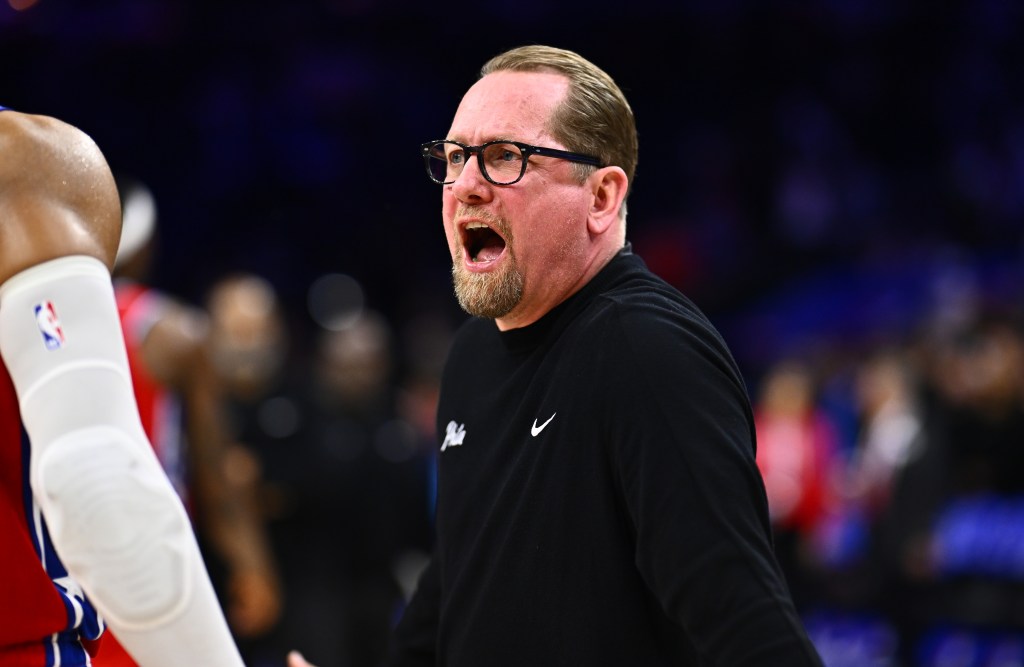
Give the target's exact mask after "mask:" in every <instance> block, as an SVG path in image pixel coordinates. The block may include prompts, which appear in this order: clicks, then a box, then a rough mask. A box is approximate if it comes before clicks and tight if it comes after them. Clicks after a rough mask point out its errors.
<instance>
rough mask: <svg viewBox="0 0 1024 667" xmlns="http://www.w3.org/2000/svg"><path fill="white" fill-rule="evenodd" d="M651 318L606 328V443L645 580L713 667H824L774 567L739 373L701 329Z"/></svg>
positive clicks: (625, 318)
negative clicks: (609, 342)
mask: <svg viewBox="0 0 1024 667" xmlns="http://www.w3.org/2000/svg"><path fill="white" fill-rule="evenodd" d="M648 316H649V313H647V314H645V317H644V318H643V319H642V320H631V319H630V318H631V315H630V310H629V309H628V308H627V309H626V313H625V314H624V315H622V318H621V319H620V320H619V323H620V324H621V325H622V326H621V328H619V327H616V326H614V325H613V326H612V327H610V329H613V330H616V329H617V330H618V333H619V334H621V335H622V340H621V341H620V346H618V347H616V349H619V350H621V351H622V355H621V357H619V359H618V361H617V362H616V363H615V365H613V366H612V367H611V368H612V371H611V372H612V373H613V374H617V375H619V377H615V378H610V379H612V381H613V383H614V384H615V385H616V386H617V387H618V391H617V392H616V394H615V400H616V401H617V402H618V403H619V404H618V405H617V406H616V409H615V410H614V412H612V411H609V412H608V414H614V415H615V417H610V418H609V420H610V424H609V432H610V433H611V434H612V437H611V438H610V440H609V443H610V447H611V448H612V452H611V457H612V459H613V462H614V465H615V468H616V470H617V472H618V475H619V478H620V480H619V481H620V483H621V485H622V490H623V495H624V498H625V503H626V506H627V511H628V513H629V515H630V517H631V519H632V522H633V526H634V529H635V534H636V562H637V566H638V569H639V571H640V574H641V576H642V577H643V579H644V580H645V582H646V583H647V585H648V586H649V587H650V589H651V590H652V591H653V592H654V594H655V596H656V597H657V598H658V600H659V601H660V603H661V605H662V607H663V609H664V610H665V612H666V614H667V615H668V616H669V617H670V618H672V619H673V620H674V621H676V622H677V623H679V624H680V625H681V626H682V627H683V628H684V630H685V632H686V634H687V635H688V636H689V637H690V638H691V640H692V641H693V644H694V646H695V648H696V650H697V652H698V653H699V654H700V655H702V656H704V659H707V660H708V662H709V664H716V665H730V666H733V667H738V666H741V665H749V666H753V665H763V666H766V667H767V666H769V665H771V666H775V665H790V666H791V665H820V664H821V663H820V659H819V658H818V656H817V653H816V651H815V650H814V648H813V646H811V644H810V642H809V640H808V639H807V637H806V634H805V632H804V630H803V628H802V626H801V624H800V622H799V618H798V616H797V614H796V611H795V609H794V607H793V605H792V602H791V599H790V597H789V593H788V591H787V590H786V584H785V581H784V578H783V575H782V573H781V571H780V569H779V567H778V565H777V563H776V561H775V558H774V555H773V551H772V544H771V533H770V525H769V522H768V513H767V501H766V498H765V493H764V488H763V484H762V482H761V478H760V475H759V474H758V472H757V468H756V465H755V461H754V432H753V427H752V417H751V414H750V409H749V400H748V398H747V395H746V392H745V389H744V388H743V385H742V382H741V380H740V378H739V374H738V371H737V370H736V369H735V366H734V364H733V362H732V359H731V357H730V355H729V353H728V351H727V350H726V348H725V347H724V344H723V343H721V342H720V340H719V339H718V337H717V336H716V335H715V334H714V333H713V331H712V330H710V329H709V328H707V327H705V326H704V325H703V323H701V322H700V320H696V319H693V320H687V319H686V318H681V317H679V316H678V315H677V314H676V313H672V312H667V313H662V318H663V319H662V321H660V322H658V323H657V325H656V326H651V321H650V319H649V317H648ZM610 333H611V332H610ZM638 334H639V335H638ZM611 335H615V334H614V333H612V334H611Z"/></svg>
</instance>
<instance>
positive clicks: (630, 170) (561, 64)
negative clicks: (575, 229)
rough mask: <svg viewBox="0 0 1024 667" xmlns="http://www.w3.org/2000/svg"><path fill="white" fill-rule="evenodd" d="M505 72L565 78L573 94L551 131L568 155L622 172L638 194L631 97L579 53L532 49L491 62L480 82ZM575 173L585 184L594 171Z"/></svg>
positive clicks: (557, 113) (585, 168) (511, 52)
mask: <svg viewBox="0 0 1024 667" xmlns="http://www.w3.org/2000/svg"><path fill="white" fill-rule="evenodd" d="M500 71H511V72H544V71H549V72H555V73H558V74H562V75H564V76H565V77H566V78H567V79H568V80H569V90H568V92H567V93H566V95H565V99H564V100H563V101H562V103H561V105H559V107H558V108H557V109H556V110H555V112H554V114H552V116H551V120H550V126H549V127H548V131H549V132H551V135H552V136H553V137H554V138H555V139H557V140H558V141H559V142H561V143H562V144H563V145H564V146H565V147H566V148H567V149H568V150H571V151H574V152H577V153H585V154H588V155H594V156H596V157H598V158H600V159H601V164H603V165H606V166H611V165H614V166H617V167H621V168H622V170H623V171H625V172H626V177H627V178H628V179H629V181H628V182H629V188H630V189H632V186H633V174H634V173H635V171H636V163H637V150H638V143H637V132H636V121H635V120H634V118H633V110H632V109H631V108H630V106H629V102H627V101H626V96H625V95H623V94H622V91H621V90H620V89H619V86H618V85H617V84H616V83H615V81H614V80H613V79H612V78H611V77H610V76H608V74H607V73H606V72H605V71H604V70H602V69H600V68H599V67H597V66H596V65H594V64H593V63H592V62H590V61H589V60H587V59H586V58H584V57H583V56H581V55H579V54H578V53H575V52H573V51H567V50H565V49H558V48H555V47H551V46H541V45H530V46H521V47H518V48H515V49H511V50H509V51H506V52H504V53H501V54H499V55H497V56H495V57H493V58H491V59H490V60H488V61H487V62H486V63H485V64H484V66H483V67H482V68H481V69H480V77H481V78H483V77H485V76H487V75H488V74H492V73H494V72H500ZM574 167H575V168H576V170H577V176H578V177H579V178H580V180H581V181H582V180H583V179H585V178H586V177H587V176H588V175H589V174H590V173H591V172H592V171H593V169H594V167H592V166H589V165H583V164H576V165H574ZM623 204H625V202H623Z"/></svg>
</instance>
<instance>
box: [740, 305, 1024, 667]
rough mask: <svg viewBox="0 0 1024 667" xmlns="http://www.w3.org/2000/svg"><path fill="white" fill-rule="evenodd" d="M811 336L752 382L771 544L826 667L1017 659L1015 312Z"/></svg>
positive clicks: (1022, 440)
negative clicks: (799, 350) (858, 337)
mask: <svg viewBox="0 0 1024 667" xmlns="http://www.w3.org/2000/svg"><path fill="white" fill-rule="evenodd" d="M973 306H974V307H973V308H969V309H967V310H965V311H964V312H963V313H962V317H960V318H958V319H957V320H956V321H947V320H942V319H935V320H931V321H923V322H921V323H920V324H921V326H920V327H919V329H918V330H917V331H915V332H914V333H913V334H911V335H908V336H905V337H901V338H897V337H886V338H884V339H875V340H868V341H863V342H862V343H861V344H860V345H858V346H856V347H836V346H832V347H827V346H826V347H819V348H817V349H810V350H808V351H807V353H806V354H804V355H793V356H788V357H786V358H784V359H780V360H778V361H777V362H775V363H774V364H772V365H771V366H770V367H769V368H768V369H767V370H766V371H765V373H764V374H763V375H762V377H761V378H760V379H759V382H758V383H757V386H756V388H755V390H754V392H753V393H754V404H755V415H756V426H757V435H758V454H757V456H758V465H759V467H760V469H761V471H762V474H763V476H764V480H765V487H766V490H767V493H768V499H769V507H770V509H771V516H772V522H773V525H774V529H775V531H776V549H777V553H778V555H779V558H780V561H781V562H782V564H783V567H784V569H785V570H786V572H787V577H788V579H789V581H790V585H791V586H792V588H793V591H794V596H795V599H796V601H797V604H798V606H799V607H800V609H801V611H802V612H803V614H804V616H805V619H806V620H807V623H808V629H809V631H810V632H811V635H812V639H813V640H814V641H815V642H816V643H817V644H818V646H819V648H820V649H821V651H822V653H823V657H824V658H825V660H826V663H827V664H828V665H830V667H836V666H840V667H841V666H845V665H851V666H852V665H867V664H870V665H888V666H891V667H896V666H907V667H909V666H915V667H916V666H921V667H939V666H945V665H962V666H964V667H983V666H984V667H995V666H996V665H1020V664H1024V326H1022V325H1024V318H1022V315H1024V312H1022V311H1021V309H1020V308H1019V307H993V306H991V305H987V304H983V303H981V302H975V303H973Z"/></svg>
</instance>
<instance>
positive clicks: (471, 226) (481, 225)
mask: <svg viewBox="0 0 1024 667" xmlns="http://www.w3.org/2000/svg"><path fill="white" fill-rule="evenodd" d="M487 228H488V227H487V225H485V224H484V223H482V222H471V223H469V224H467V225H466V229H487Z"/></svg>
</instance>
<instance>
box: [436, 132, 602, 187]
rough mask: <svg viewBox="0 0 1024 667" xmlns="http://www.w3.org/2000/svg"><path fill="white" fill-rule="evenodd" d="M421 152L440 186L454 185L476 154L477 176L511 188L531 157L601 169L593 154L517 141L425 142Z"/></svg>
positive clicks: (524, 172)
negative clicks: (468, 144) (477, 144)
mask: <svg viewBox="0 0 1024 667" xmlns="http://www.w3.org/2000/svg"><path fill="white" fill-rule="evenodd" d="M420 153H421V154H422V155H423V160H424V161H425V162H426V164H427V175H428V176H430V180H432V181H434V182H435V183H438V184H440V185H447V184H449V183H454V182H455V179H456V178H458V177H459V174H461V173H462V170H463V168H464V167H465V166H466V161H467V160H468V159H469V158H470V157H472V156H473V154H474V153H475V154H476V159H477V164H478V165H479V166H480V173H482V174H483V175H484V178H486V179H487V180H488V181H489V182H491V183H493V184H494V185H512V184H513V183H516V182H518V181H519V180H520V179H521V178H522V177H523V176H524V175H525V174H526V165H527V164H528V163H529V161H530V156H531V155H543V156H545V157H553V158H558V159H560V160H569V161H570V162H579V163H580V164H589V165H593V166H595V167H600V166H601V160H600V159H599V158H596V157H594V156H593V155H583V154H581V153H572V152H569V151H563V150H560V149H557V148H544V147H542V146H531V145H530V144H524V143H522V142H519V141H500V140H499V141H488V142H487V143H485V144H480V145H479V146H467V145H465V144H461V143H459V142H457V141H448V140H442V141H428V142H427V143H425V144H421V145H420Z"/></svg>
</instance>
